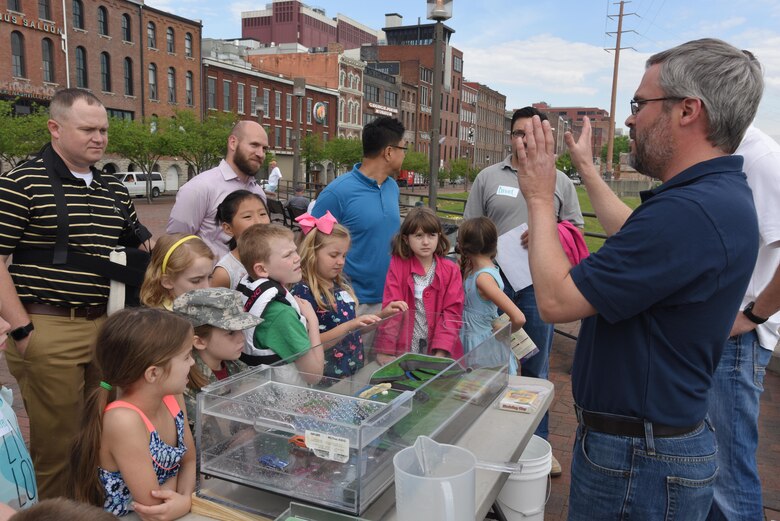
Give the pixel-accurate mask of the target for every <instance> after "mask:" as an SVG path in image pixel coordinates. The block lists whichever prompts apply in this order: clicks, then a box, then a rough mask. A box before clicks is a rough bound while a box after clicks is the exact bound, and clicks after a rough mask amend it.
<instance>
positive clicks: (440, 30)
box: [427, 0, 452, 211]
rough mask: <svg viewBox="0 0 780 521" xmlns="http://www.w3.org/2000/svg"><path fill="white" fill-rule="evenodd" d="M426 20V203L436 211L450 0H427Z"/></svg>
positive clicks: (450, 9)
mask: <svg viewBox="0 0 780 521" xmlns="http://www.w3.org/2000/svg"><path fill="white" fill-rule="evenodd" d="M427 7H428V10H427V13H428V20H435V21H436V25H435V26H434V31H433V101H432V104H433V107H432V109H431V152H430V153H431V155H430V158H429V159H430V181H429V182H428V205H429V206H430V207H431V208H432V209H433V210H434V211H436V189H437V188H438V183H439V145H440V143H439V129H440V128H441V79H442V78H441V76H442V51H443V44H444V24H443V23H442V22H443V21H444V20H449V19H450V18H452V0H427Z"/></svg>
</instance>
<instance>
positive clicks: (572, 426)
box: [0, 196, 780, 521]
mask: <svg viewBox="0 0 780 521" xmlns="http://www.w3.org/2000/svg"><path fill="white" fill-rule="evenodd" d="M173 201H174V198H173V197H172V196H163V197H161V198H159V199H155V200H154V202H153V203H151V204H149V203H147V202H146V201H145V200H141V199H136V202H135V203H136V210H137V211H138V214H139V216H140V218H141V221H142V222H143V223H144V224H145V225H146V226H147V227H148V228H149V229H150V230H151V231H152V233H153V234H154V235H155V236H159V235H161V234H163V233H165V226H166V224H167V222H168V215H169V214H170V209H171V207H172V206H173ZM558 328H559V329H560V330H562V331H566V332H568V333H571V334H575V335H576V333H577V330H578V329H579V323H570V324H561V325H559V326H558ZM573 357H574V341H573V340H571V339H569V338H566V337H564V336H562V335H558V334H556V335H555V339H554V343H553V351H552V356H551V358H550V380H551V381H552V382H553V383H554V384H555V395H556V398H555V401H554V402H553V404H552V407H551V412H550V436H549V441H550V443H551V444H552V447H553V452H554V454H555V456H556V457H557V458H558V461H559V462H560V463H561V466H562V467H563V475H562V476H560V477H559V478H555V479H553V480H552V491H551V493H550V499H549V501H548V502H547V507H546V510H545V520H546V521H558V520H564V519H566V516H567V513H568V506H569V501H568V496H569V483H570V469H571V449H572V444H573V442H574V433H575V430H576V425H577V423H576V420H575V417H574V405H573V399H572V396H571V376H570V374H569V371H570V369H571V364H572V361H573ZM0 382H2V383H3V385H5V386H7V387H11V388H12V389H13V390H14V396H15V398H16V400H15V403H14V410H15V411H16V413H17V416H18V418H19V425H20V427H21V428H22V432H23V433H24V436H25V440H27V439H28V435H29V421H28V419H27V413H26V412H25V410H24V406H23V404H22V400H21V394H19V388H18V386H17V385H16V381H15V380H14V379H13V377H12V376H11V375H10V373H9V372H8V367H7V365H6V362H5V355H0ZM778 404H780V375H778V374H777V373H773V372H767V375H766V378H765V381H764V394H763V395H762V397H761V415H760V420H759V436H760V441H759V447H758V461H759V472H760V474H761V480H762V484H763V493H764V507H765V521H780V473H779V472H777V471H776V470H777V469H778V468H780V406H778Z"/></svg>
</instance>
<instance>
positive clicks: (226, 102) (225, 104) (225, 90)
mask: <svg viewBox="0 0 780 521" xmlns="http://www.w3.org/2000/svg"><path fill="white" fill-rule="evenodd" d="M222 110H224V111H225V112H230V82H229V81H228V80H222Z"/></svg>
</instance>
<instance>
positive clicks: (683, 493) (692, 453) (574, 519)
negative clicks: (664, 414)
mask: <svg viewBox="0 0 780 521" xmlns="http://www.w3.org/2000/svg"><path fill="white" fill-rule="evenodd" d="M650 431H651V432H652V428H650ZM716 453H717V442H716V441H715V433H714V432H713V430H712V427H711V426H710V424H709V422H708V421H705V422H704V423H703V424H702V425H701V427H699V428H698V429H696V430H694V431H692V432H689V433H688V434H684V435H682V436H675V437H670V438H655V437H653V436H652V434H651V433H648V434H646V435H645V437H642V438H630V437H626V436H614V435H612V434H604V433H601V432H596V431H593V430H591V429H588V428H585V427H583V426H582V425H580V426H579V427H578V428H577V438H576V440H575V442H574V454H573V455H572V462H571V487H570V489H569V521H580V520H582V521H586V520H587V521H593V520H594V519H598V520H612V519H638V520H665V521H671V520H684V521H696V520H703V519H705V518H706V517H707V512H708V511H709V509H710V504H711V503H712V489H713V484H714V482H715V474H716V472H717V464H716Z"/></svg>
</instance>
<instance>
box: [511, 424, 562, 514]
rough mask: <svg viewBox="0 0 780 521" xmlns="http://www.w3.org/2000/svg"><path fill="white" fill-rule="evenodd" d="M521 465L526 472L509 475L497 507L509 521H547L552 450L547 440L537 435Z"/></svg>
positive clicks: (524, 454) (523, 455)
mask: <svg viewBox="0 0 780 521" xmlns="http://www.w3.org/2000/svg"><path fill="white" fill-rule="evenodd" d="M519 461H520V463H522V464H523V470H521V471H520V472H515V473H512V474H510V475H509V479H507V482H506V484H505V485H504V488H502V489H501V493H500V494H499V495H498V503H499V505H501V508H502V509H503V511H504V515H505V516H506V518H507V519H508V520H509V521H544V505H545V504H546V503H547V498H548V497H549V496H548V492H547V482H548V481H549V479H550V470H551V469H552V447H551V446H550V444H549V443H547V440H545V439H544V438H540V437H539V436H536V435H534V436H533V437H532V438H531V440H530V441H529V442H528V445H526V447H525V450H524V451H523V453H522V454H521V455H520V460H519Z"/></svg>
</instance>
